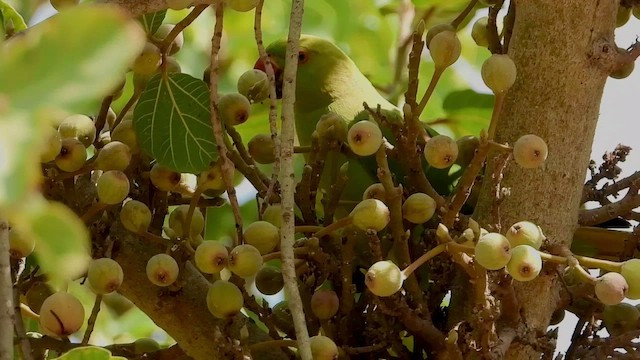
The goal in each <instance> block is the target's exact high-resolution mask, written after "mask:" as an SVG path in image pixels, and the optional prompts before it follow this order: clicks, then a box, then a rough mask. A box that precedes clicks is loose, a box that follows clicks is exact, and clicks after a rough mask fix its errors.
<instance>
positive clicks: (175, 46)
mask: <svg viewBox="0 0 640 360" xmlns="http://www.w3.org/2000/svg"><path fill="white" fill-rule="evenodd" d="M172 1H176V0H172ZM177 1H181V2H183V3H187V5H189V3H191V1H192V0H177ZM185 7H186V6H185ZM183 9H184V7H183ZM174 27H175V25H173V24H162V25H160V27H158V30H156V32H155V33H154V34H153V38H154V39H155V40H156V41H162V40H164V39H165V38H166V37H167V35H169V33H170V32H171V30H173V28H174ZM183 45H184V35H183V34H182V32H179V33H178V35H177V36H176V37H175V39H173V41H172V42H171V46H169V51H168V53H167V55H173V54H175V53H177V52H178V51H180V49H182V46H183Z"/></svg>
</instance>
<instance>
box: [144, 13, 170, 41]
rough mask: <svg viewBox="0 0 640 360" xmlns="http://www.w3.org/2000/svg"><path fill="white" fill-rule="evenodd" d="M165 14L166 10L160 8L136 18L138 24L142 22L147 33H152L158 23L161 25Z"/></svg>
mask: <svg viewBox="0 0 640 360" xmlns="http://www.w3.org/2000/svg"><path fill="white" fill-rule="evenodd" d="M165 15H167V10H160V11H156V12H154V13H151V14H144V15H142V16H141V17H139V18H138V21H140V24H142V27H143V28H144V31H145V32H146V33H147V34H149V35H153V34H155V33H156V31H157V30H158V28H159V27H160V25H162V22H163V21H164V17H165Z"/></svg>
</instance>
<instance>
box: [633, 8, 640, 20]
mask: <svg viewBox="0 0 640 360" xmlns="http://www.w3.org/2000/svg"><path fill="white" fill-rule="evenodd" d="M631 13H632V14H633V16H634V17H635V18H636V19H640V5H636V6H634V7H633V9H632V10H631Z"/></svg>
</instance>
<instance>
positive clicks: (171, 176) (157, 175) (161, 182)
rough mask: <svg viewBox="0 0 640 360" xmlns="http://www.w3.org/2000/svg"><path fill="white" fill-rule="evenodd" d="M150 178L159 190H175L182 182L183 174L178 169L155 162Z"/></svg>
mask: <svg viewBox="0 0 640 360" xmlns="http://www.w3.org/2000/svg"><path fill="white" fill-rule="evenodd" d="M149 179H150V180H151V183H152V184H153V186H155V187H156V188H158V190H161V191H173V190H174V189H175V188H176V187H177V186H178V184H180V179H181V175H180V173H179V172H177V171H173V170H171V169H169V168H168V167H166V166H162V165H160V164H158V163H155V164H153V166H152V167H151V171H150V172H149Z"/></svg>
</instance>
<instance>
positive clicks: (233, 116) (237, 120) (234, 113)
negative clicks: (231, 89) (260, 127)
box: [218, 93, 251, 126]
mask: <svg viewBox="0 0 640 360" xmlns="http://www.w3.org/2000/svg"><path fill="white" fill-rule="evenodd" d="M218 110H219V114H220V119H221V120H222V122H223V123H224V124H226V125H227V126H236V125H240V124H242V123H244V122H245V121H247V119H249V114H250V113H251V103H250V102H249V99H247V98H246V97H245V96H244V95H241V94H238V93H230V94H224V95H222V96H220V98H219V99H218Z"/></svg>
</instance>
